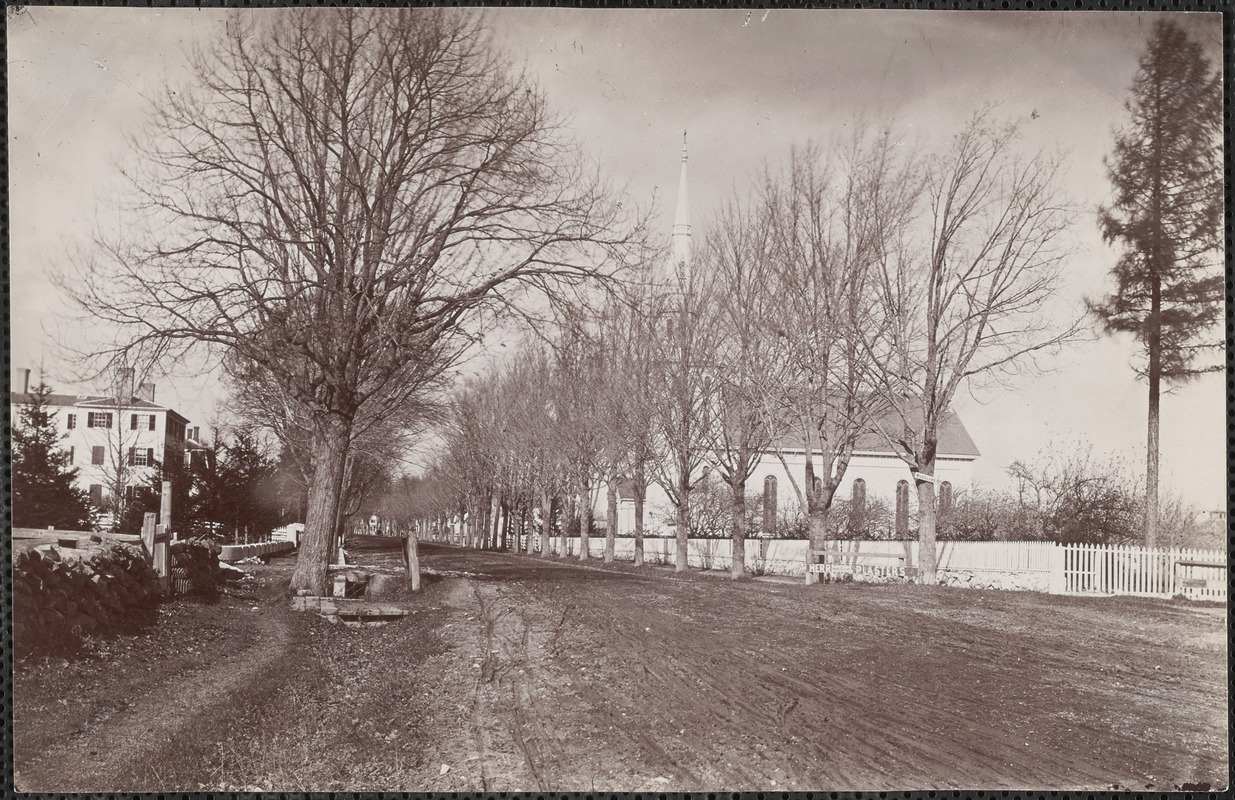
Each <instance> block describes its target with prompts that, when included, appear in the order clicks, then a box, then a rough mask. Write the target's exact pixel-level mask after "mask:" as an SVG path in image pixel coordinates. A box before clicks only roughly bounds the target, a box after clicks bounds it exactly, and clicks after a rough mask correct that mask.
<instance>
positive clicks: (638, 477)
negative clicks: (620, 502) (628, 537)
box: [635, 469, 648, 567]
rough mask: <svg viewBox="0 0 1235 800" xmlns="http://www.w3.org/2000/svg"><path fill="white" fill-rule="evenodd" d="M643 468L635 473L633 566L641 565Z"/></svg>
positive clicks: (644, 495)
mask: <svg viewBox="0 0 1235 800" xmlns="http://www.w3.org/2000/svg"><path fill="white" fill-rule="evenodd" d="M647 491H648V490H647V486H646V485H644V481H643V470H642V469H640V470H638V471H637V472H636V473H635V566H636V567H641V566H643V501H644V499H645V498H646V497H647Z"/></svg>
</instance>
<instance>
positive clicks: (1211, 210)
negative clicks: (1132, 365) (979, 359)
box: [1090, 20, 1223, 547]
mask: <svg viewBox="0 0 1235 800" xmlns="http://www.w3.org/2000/svg"><path fill="white" fill-rule="evenodd" d="M1221 92H1222V89H1221V75H1220V73H1219V72H1218V71H1217V70H1214V69H1212V68H1211V65H1210V62H1209V60H1208V59H1207V58H1206V57H1205V55H1204V53H1203V52H1202V49H1201V46H1200V44H1198V43H1197V42H1195V41H1193V40H1192V39H1190V38H1189V37H1188V36H1187V34H1185V32H1184V31H1183V30H1182V29H1181V28H1180V27H1179V26H1178V25H1177V24H1175V23H1174V22H1172V21H1169V20H1161V21H1159V22H1158V23H1157V24H1156V25H1155V26H1154V29H1153V33H1152V34H1151V37H1150V41H1149V46H1148V47H1147V49H1146V51H1145V53H1144V54H1143V55H1142V56H1141V59H1140V68H1139V69H1138V71H1137V73H1136V78H1135V80H1134V82H1133V85H1132V94H1131V97H1130V98H1129V99H1128V101H1127V102H1126V103H1125V108H1126V109H1127V111H1128V113H1129V115H1130V120H1129V123H1128V124H1127V125H1126V126H1125V127H1124V128H1122V129H1120V130H1118V131H1117V132H1116V135H1115V150H1114V153H1113V154H1112V155H1111V157H1110V158H1108V159H1107V160H1106V166H1107V173H1108V176H1109V178H1110V181H1111V184H1112V187H1113V188H1114V200H1113V202H1112V204H1111V205H1110V206H1109V207H1105V208H1102V209H1100V224H1101V227H1102V235H1103V237H1104V238H1105V239H1106V241H1107V242H1112V243H1117V244H1119V245H1121V246H1122V248H1123V253H1122V255H1121V256H1120V258H1119V260H1118V261H1117V262H1116V264H1115V267H1114V269H1113V270H1112V274H1113V275H1114V277H1115V281H1116V289H1115V292H1114V294H1112V295H1111V296H1109V297H1107V298H1105V299H1104V300H1103V301H1101V302H1098V303H1095V302H1090V309H1091V311H1092V312H1093V313H1094V314H1095V315H1096V316H1097V317H1098V318H1099V319H1100V320H1101V321H1102V323H1103V324H1104V326H1105V328H1106V331H1107V332H1108V333H1131V334H1133V335H1134V336H1135V337H1136V338H1137V340H1138V341H1139V343H1140V344H1141V346H1142V348H1143V353H1144V356H1145V361H1144V363H1143V364H1140V365H1138V366H1137V367H1136V370H1137V374H1138V376H1140V377H1144V378H1145V379H1146V380H1147V381H1148V383H1149V426H1148V427H1149V430H1148V448H1147V450H1148V454H1147V466H1146V513H1145V544H1146V546H1148V547H1153V546H1154V545H1155V543H1156V539H1157V517H1158V420H1159V402H1160V395H1161V387H1162V384H1163V383H1164V382H1165V383H1166V384H1168V385H1169V384H1172V383H1175V384H1178V383H1181V382H1184V381H1187V380H1189V379H1190V378H1193V377H1195V376H1197V375H1199V374H1202V373H1205V372H1213V371H1216V370H1218V369H1220V368H1221V364H1220V362H1219V361H1218V360H1217V359H1216V358H1214V357H1213V356H1214V355H1216V354H1217V353H1218V352H1220V351H1221V348H1222V339H1221V337H1220V335H1219V333H1218V323H1219V321H1220V320H1221V318H1222V309H1223V305H1222V300H1223V283H1222V280H1223V279H1222V270H1221V266H1222V260H1221V255H1222V247H1221V232H1222V211H1223V207H1222V202H1223V195H1222V149H1221V136H1222V93H1221Z"/></svg>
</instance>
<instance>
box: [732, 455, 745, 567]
mask: <svg viewBox="0 0 1235 800" xmlns="http://www.w3.org/2000/svg"><path fill="white" fill-rule="evenodd" d="M732 488H733V501H732V503H731V504H730V516H732V517H733V520H732V523H731V524H732V528H731V530H732V535H733V563H732V564H730V565H729V577H731V578H744V577H746V479H745V478H741V477H739V478H738V479H737V480H736V481H735V482H734V483H733V484H732Z"/></svg>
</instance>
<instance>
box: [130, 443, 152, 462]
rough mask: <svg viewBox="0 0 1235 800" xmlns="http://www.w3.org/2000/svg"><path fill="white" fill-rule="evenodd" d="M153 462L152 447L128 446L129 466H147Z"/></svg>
mask: <svg viewBox="0 0 1235 800" xmlns="http://www.w3.org/2000/svg"><path fill="white" fill-rule="evenodd" d="M153 464H154V448H153V447H130V448H129V466H130V467H149V466H151V465H153Z"/></svg>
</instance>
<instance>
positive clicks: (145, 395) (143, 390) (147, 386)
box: [137, 383, 154, 403]
mask: <svg viewBox="0 0 1235 800" xmlns="http://www.w3.org/2000/svg"><path fill="white" fill-rule="evenodd" d="M137 396H138V397H139V398H141V399H142V400H149V401H150V402H151V403H153V402H154V384H153V383H142V384H138V386H137Z"/></svg>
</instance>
